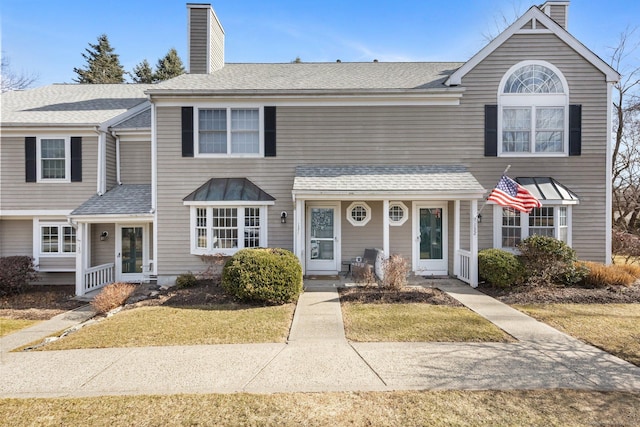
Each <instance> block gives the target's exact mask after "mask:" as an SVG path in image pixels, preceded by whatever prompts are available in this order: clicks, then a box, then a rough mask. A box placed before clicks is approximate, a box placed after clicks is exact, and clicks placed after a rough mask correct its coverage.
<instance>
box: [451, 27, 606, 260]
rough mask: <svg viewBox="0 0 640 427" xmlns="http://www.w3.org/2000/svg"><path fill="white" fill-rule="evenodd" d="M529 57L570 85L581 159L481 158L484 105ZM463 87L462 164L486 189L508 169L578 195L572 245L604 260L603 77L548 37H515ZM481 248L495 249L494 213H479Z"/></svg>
mask: <svg viewBox="0 0 640 427" xmlns="http://www.w3.org/2000/svg"><path fill="white" fill-rule="evenodd" d="M528 59H538V60H545V61H548V62H550V63H551V64H553V65H555V66H556V67H557V68H558V69H559V70H560V71H561V72H562V73H563V75H564V77H565V78H566V79H567V81H568V85H569V92H570V99H569V103H570V104H581V105H582V155H581V156H571V157H552V158H540V159H538V160H537V158H536V157H533V156H530V157H521V158H513V157H509V158H506V157H504V158H501V157H483V150H484V146H483V133H482V130H483V126H484V111H483V109H482V108H479V107H481V106H483V105H485V104H496V103H497V93H498V85H499V82H500V79H501V78H502V76H503V75H504V73H506V72H507V71H508V70H509V68H511V67H512V66H513V65H515V64H517V63H518V62H520V61H523V60H528ZM462 84H463V86H464V87H465V88H466V89H467V90H466V92H465V95H464V97H463V99H462V102H461V105H460V108H459V112H458V114H457V115H458V117H464V119H463V120H459V123H458V130H457V134H458V135H460V136H462V139H458V140H459V141H461V145H465V146H466V153H465V155H464V156H462V157H461V161H462V163H465V164H468V165H469V167H470V171H471V172H472V173H473V175H474V176H475V177H476V178H477V179H478V181H479V182H480V183H481V184H482V185H483V186H484V187H485V188H487V189H492V188H493V187H494V186H495V184H496V182H497V180H498V178H499V177H500V174H501V173H502V171H503V170H504V168H505V167H506V166H507V165H509V164H510V165H511V169H510V170H509V173H508V174H509V176H511V177H518V176H523V177H526V176H552V177H554V178H555V179H556V180H558V181H559V182H561V183H562V184H564V185H566V186H567V187H569V188H570V189H571V190H573V191H574V192H575V193H576V194H577V195H578V196H579V197H580V204H579V205H577V206H575V207H574V208H573V218H572V220H573V247H574V248H575V249H576V250H577V252H578V256H579V257H580V258H583V259H589V260H594V261H600V262H602V261H605V259H604V248H605V235H606V231H605V215H606V209H605V185H606V145H607V126H606V119H607V117H606V111H607V108H609V106H608V105H607V85H606V83H605V77H604V75H603V74H602V73H601V72H599V71H598V70H597V69H596V68H595V67H593V66H592V65H591V64H589V63H588V62H587V61H586V60H584V59H583V58H582V57H580V56H579V55H577V54H575V52H574V51H573V50H571V48H570V47H569V46H567V45H566V44H565V43H564V42H562V41H561V40H559V39H558V38H557V37H555V36H554V35H552V34H530V35H514V36H513V37H512V38H511V39H509V40H508V41H507V42H505V43H504V44H503V45H502V46H501V47H500V48H498V49H497V50H496V51H495V52H493V53H492V54H491V55H490V56H489V57H487V58H486V59H485V60H484V61H483V62H482V63H481V64H479V65H478V66H477V67H476V68H475V69H474V70H473V71H471V72H470V73H469V74H468V75H467V76H466V77H465V78H464V79H463V82H462ZM482 215H483V219H482V223H481V224H479V246H480V249H482V248H488V247H491V246H492V245H493V224H492V209H491V208H486V209H484V210H483V212H482Z"/></svg>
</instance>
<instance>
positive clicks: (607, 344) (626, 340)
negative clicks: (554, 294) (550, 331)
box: [514, 304, 640, 366]
mask: <svg viewBox="0 0 640 427" xmlns="http://www.w3.org/2000/svg"><path fill="white" fill-rule="evenodd" d="M514 307H515V308H517V309H518V310H521V311H523V312H525V313H527V314H529V315H530V316H532V317H534V318H536V319H538V320H540V321H542V322H545V323H548V324H549V325H551V326H553V327H554V328H557V329H559V330H561V331H563V332H565V333H567V334H569V335H571V336H573V337H576V338H579V339H581V340H583V341H585V342H588V343H589V344H592V345H595V346H596V347H599V348H601V349H603V350H605V351H607V352H608V353H611V354H613V355H615V356H617V357H620V358H621V359H624V360H627V361H628V362H631V363H633V364H635V365H638V366H640V304H530V305H515V306H514Z"/></svg>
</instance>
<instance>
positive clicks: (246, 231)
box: [191, 205, 267, 255]
mask: <svg viewBox="0 0 640 427" xmlns="http://www.w3.org/2000/svg"><path fill="white" fill-rule="evenodd" d="M266 224H267V207H266V206H240V205H239V206H192V207H191V236H192V237H191V241H192V244H191V252H192V253H194V254H197V255H202V254H216V253H222V254H228V255H231V254H233V253H235V252H236V251H237V250H238V249H242V248H258V247H265V246H267V241H266V240H267V232H266V231H267V230H266V228H267V227H266Z"/></svg>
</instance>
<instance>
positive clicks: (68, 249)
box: [40, 224, 76, 255]
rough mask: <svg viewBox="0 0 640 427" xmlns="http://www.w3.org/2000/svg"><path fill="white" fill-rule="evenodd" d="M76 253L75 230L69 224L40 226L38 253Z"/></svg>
mask: <svg viewBox="0 0 640 427" xmlns="http://www.w3.org/2000/svg"><path fill="white" fill-rule="evenodd" d="M75 253H76V230H75V229H74V228H73V227H71V226H70V225H61V224H47V225H41V226H40V254H41V255H64V254H75Z"/></svg>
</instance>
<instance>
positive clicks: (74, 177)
mask: <svg viewBox="0 0 640 427" xmlns="http://www.w3.org/2000/svg"><path fill="white" fill-rule="evenodd" d="M71 182H82V137H81V136H72V137H71Z"/></svg>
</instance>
